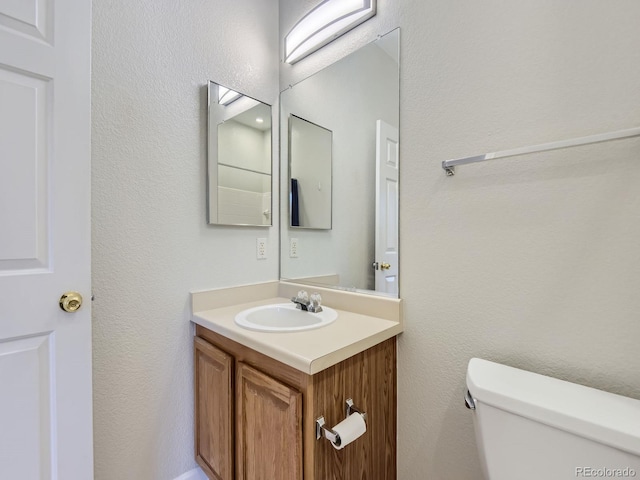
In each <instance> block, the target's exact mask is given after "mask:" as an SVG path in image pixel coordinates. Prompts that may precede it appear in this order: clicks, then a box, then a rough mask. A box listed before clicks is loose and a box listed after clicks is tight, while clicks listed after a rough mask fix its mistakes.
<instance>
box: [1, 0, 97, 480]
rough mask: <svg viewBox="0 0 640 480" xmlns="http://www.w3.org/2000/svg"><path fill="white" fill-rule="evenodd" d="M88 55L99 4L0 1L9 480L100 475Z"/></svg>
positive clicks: (4, 412)
mask: <svg viewBox="0 0 640 480" xmlns="http://www.w3.org/2000/svg"><path fill="white" fill-rule="evenodd" d="M54 7H55V8H54ZM90 49H91V2H87V1H86V0H55V1H54V0H0V478H2V479H5V478H7V479H14V478H15V479H20V480H47V479H52V480H55V479H57V480H86V479H89V478H92V477H93V443H92V440H93V429H92V395H91V387H92V385H91V301H90V298H91V272H90V265H91V257H90V249H91V243H90V240H91V227H90V218H91V211H90V210H91V207H90V203H91V198H90V181H91V177H90V172H91V163H90V158H91V145H90V140H91V136H90V133H91V110H90V105H91V82H90V66H91V56H90ZM70 290H71V291H77V292H80V293H81V295H82V296H83V297H84V304H83V306H82V307H81V308H80V310H78V311H76V312H74V313H68V312H63V311H62V309H61V308H60V306H59V305H58V302H59V299H60V297H61V295H62V294H63V293H64V292H66V291H70Z"/></svg>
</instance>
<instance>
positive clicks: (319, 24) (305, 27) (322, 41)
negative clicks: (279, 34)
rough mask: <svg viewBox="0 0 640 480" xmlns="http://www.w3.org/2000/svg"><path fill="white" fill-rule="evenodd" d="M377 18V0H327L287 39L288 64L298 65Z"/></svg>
mask: <svg viewBox="0 0 640 480" xmlns="http://www.w3.org/2000/svg"><path fill="white" fill-rule="evenodd" d="M375 14H376V0H324V1H323V2H322V3H321V4H320V5H318V6H317V7H315V8H314V9H313V10H311V11H310V12H309V13H307V14H306V15H305V16H304V17H303V18H302V19H301V20H300V21H299V22H298V23H296V24H295V25H294V26H293V28H292V29H291V31H290V32H289V33H288V34H287V36H286V37H285V39H284V61H285V62H287V63H295V62H297V61H298V60H300V59H302V58H304V57H306V56H307V55H309V54H310V53H313V52H315V51H316V50H318V49H319V48H320V47H323V46H325V45H326V44H327V43H329V42H332V41H333V40H335V39H336V38H338V37H339V36H340V35H342V34H344V33H346V32H348V31H349V30H351V29H352V28H353V27H355V26H357V25H360V24H361V23H363V22H365V21H367V20H368V19H370V18H371V17H373V16H374V15H375Z"/></svg>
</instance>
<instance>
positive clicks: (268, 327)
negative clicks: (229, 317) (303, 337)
mask: <svg viewBox="0 0 640 480" xmlns="http://www.w3.org/2000/svg"><path fill="white" fill-rule="evenodd" d="M336 318H338V312H336V311H335V310H334V309H332V308H329V307H325V306H323V307H322V312H320V313H311V312H305V311H302V310H298V309H297V308H296V306H295V305H294V304H293V303H278V304H275V305H263V306H261V307H254V308H249V309H247V310H243V311H242V312H240V313H239V314H237V315H236V318H235V322H236V323H237V324H238V325H240V326H241V327H243V328H248V329H249V330H258V331H261V332H299V331H302V330H311V329H314V328H320V327H324V326H325V325H329V324H330V323H333V322H334V321H335V320H336Z"/></svg>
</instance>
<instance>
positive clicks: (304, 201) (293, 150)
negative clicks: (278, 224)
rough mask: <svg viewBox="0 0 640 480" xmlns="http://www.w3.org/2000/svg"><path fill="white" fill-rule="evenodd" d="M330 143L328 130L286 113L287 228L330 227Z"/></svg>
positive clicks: (329, 131)
mask: <svg viewBox="0 0 640 480" xmlns="http://www.w3.org/2000/svg"><path fill="white" fill-rule="evenodd" d="M331 146H332V132H331V130H329V129H327V128H323V127H321V126H320V125H316V124H314V123H311V122H309V121H308V120H305V119H304V118H300V117H297V116H295V115H290V116H289V178H290V181H289V222H290V226H291V227H294V228H296V227H297V228H313V229H324V230H330V229H331Z"/></svg>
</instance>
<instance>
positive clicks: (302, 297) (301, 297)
mask: <svg viewBox="0 0 640 480" xmlns="http://www.w3.org/2000/svg"><path fill="white" fill-rule="evenodd" d="M296 299H297V300H298V301H299V302H303V303H305V304H308V303H309V294H308V293H307V292H306V291H305V290H300V291H299V292H298V296H297V297H296Z"/></svg>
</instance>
